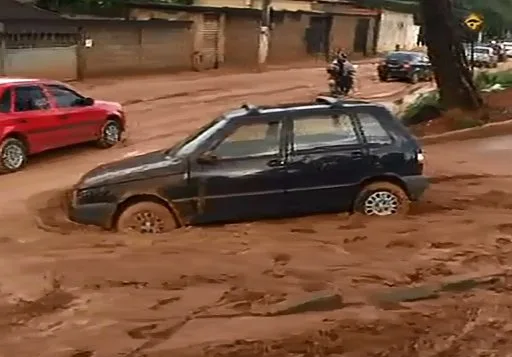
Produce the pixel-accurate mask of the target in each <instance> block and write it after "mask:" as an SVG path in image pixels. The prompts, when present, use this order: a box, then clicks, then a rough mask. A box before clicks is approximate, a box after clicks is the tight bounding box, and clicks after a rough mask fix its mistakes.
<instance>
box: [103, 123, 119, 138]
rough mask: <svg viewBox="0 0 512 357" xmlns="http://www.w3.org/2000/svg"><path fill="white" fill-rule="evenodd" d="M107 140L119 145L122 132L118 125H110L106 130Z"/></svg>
mask: <svg viewBox="0 0 512 357" xmlns="http://www.w3.org/2000/svg"><path fill="white" fill-rule="evenodd" d="M104 134H105V140H107V141H108V142H109V143H117V142H118V141H119V137H120V131H119V128H118V127H117V125H113V124H111V125H109V126H107V127H106V128H105V133H104Z"/></svg>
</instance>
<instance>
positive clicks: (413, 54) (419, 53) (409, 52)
mask: <svg viewBox="0 0 512 357" xmlns="http://www.w3.org/2000/svg"><path fill="white" fill-rule="evenodd" d="M392 54H401V55H412V56H418V55H424V53H423V52H415V51H392V52H389V53H388V56H389V55H392Z"/></svg>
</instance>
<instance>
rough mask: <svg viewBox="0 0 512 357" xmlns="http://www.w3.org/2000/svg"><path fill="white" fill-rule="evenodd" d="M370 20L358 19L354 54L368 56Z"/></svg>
mask: <svg viewBox="0 0 512 357" xmlns="http://www.w3.org/2000/svg"><path fill="white" fill-rule="evenodd" d="M369 30H370V19H358V20H357V25H356V33H355V36H354V52H357V53H363V54H365V55H366V54H367V53H366V52H367V49H368V31H369Z"/></svg>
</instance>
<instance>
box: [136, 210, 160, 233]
mask: <svg viewBox="0 0 512 357" xmlns="http://www.w3.org/2000/svg"><path fill="white" fill-rule="evenodd" d="M130 229H131V230H133V231H136V232H139V233H162V232H163V229H164V222H163V220H162V219H161V218H160V217H158V216H157V215H156V214H154V213H153V212H149V211H145V212H139V213H137V214H135V215H134V216H133V219H132V224H131V225H130Z"/></svg>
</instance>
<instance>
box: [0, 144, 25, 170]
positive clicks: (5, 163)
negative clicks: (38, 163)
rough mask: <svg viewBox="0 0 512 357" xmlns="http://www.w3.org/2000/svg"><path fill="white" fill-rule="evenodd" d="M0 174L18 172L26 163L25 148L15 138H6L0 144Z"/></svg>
mask: <svg viewBox="0 0 512 357" xmlns="http://www.w3.org/2000/svg"><path fill="white" fill-rule="evenodd" d="M0 155H1V157H0V173H3V174H6V173H11V172H15V171H19V170H21V169H22V168H23V166H25V164H26V163H27V148H26V147H25V145H24V144H23V142H21V141H20V140H18V139H16V138H7V139H5V140H4V141H3V142H2V143H1V144H0Z"/></svg>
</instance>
